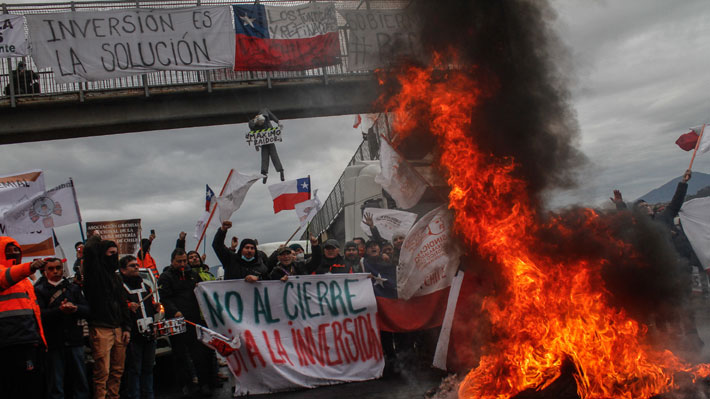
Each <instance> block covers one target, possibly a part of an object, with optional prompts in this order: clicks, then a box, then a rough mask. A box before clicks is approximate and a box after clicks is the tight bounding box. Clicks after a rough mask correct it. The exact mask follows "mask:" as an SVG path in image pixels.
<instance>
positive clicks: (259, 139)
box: [244, 127, 283, 147]
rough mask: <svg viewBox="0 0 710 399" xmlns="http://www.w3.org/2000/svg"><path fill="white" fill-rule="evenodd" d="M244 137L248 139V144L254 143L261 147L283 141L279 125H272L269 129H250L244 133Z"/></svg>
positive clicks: (255, 145)
mask: <svg viewBox="0 0 710 399" xmlns="http://www.w3.org/2000/svg"><path fill="white" fill-rule="evenodd" d="M244 139H246V141H247V145H252V143H253V144H254V147H261V146H262V145H267V144H274V143H276V142H281V141H283V139H282V138H281V129H279V128H277V127H272V128H269V129H259V130H250V131H249V132H247V134H246V135H244Z"/></svg>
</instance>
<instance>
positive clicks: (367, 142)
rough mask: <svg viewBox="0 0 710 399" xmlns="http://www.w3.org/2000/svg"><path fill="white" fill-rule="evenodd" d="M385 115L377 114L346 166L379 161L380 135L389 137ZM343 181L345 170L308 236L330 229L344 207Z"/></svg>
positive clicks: (304, 237) (303, 236) (304, 238)
mask: <svg viewBox="0 0 710 399" xmlns="http://www.w3.org/2000/svg"><path fill="white" fill-rule="evenodd" d="M387 123H388V121H387V116H386V114H379V115H378V117H377V119H376V120H375V123H374V124H373V125H372V128H371V129H369V130H368V133H367V136H366V138H365V139H364V140H363V141H362V143H360V145H359V146H358V148H357V150H355V154H353V156H352V158H350V161H349V162H348V164H347V166H346V168H347V167H348V166H352V165H354V164H355V163H356V162H360V161H376V160H379V159H380V133H382V134H384V135H385V136H387V137H389V130H388V126H387ZM344 179H345V170H344V169H343V173H342V174H341V175H340V178H338V182H337V183H335V186H333V190H332V191H331V192H330V194H329V195H328V198H327V199H326V200H325V202H323V206H322V207H321V210H320V211H318V213H317V214H316V216H315V217H313V220H312V221H311V224H310V226H309V231H310V234H313V235H315V236H318V235H320V234H322V233H323V232H324V231H326V230H327V229H328V227H330V225H331V224H332V223H333V221H334V220H335V219H336V218H337V217H338V215H339V214H340V212H341V211H342V210H343V207H344V206H345V201H344V187H343V186H344ZM308 234H309V232H304V233H303V235H302V237H301V239H303V240H307V239H308Z"/></svg>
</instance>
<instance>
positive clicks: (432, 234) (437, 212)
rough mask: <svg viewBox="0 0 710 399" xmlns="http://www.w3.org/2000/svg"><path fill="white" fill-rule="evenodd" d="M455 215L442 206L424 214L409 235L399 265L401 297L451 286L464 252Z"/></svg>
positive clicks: (398, 290) (398, 285) (404, 297)
mask: <svg viewBox="0 0 710 399" xmlns="http://www.w3.org/2000/svg"><path fill="white" fill-rule="evenodd" d="M453 224H454V216H453V212H452V211H450V210H448V209H447V208H446V205H442V206H440V207H438V208H435V209H434V210H432V211H431V212H429V213H427V214H426V215H424V216H423V217H422V218H421V219H419V221H417V223H415V224H414V226H413V227H412V229H411V230H410V231H409V234H407V237H405V239H404V243H402V251H401V252H400V255H399V264H398V265H397V293H398V295H399V297H400V298H403V299H409V298H411V297H412V296H419V295H424V294H428V293H431V292H434V291H437V290H440V289H442V288H444V287H448V286H449V285H451V281H452V279H453V278H454V275H455V274H456V269H457V268H458V266H459V256H461V249H460V248H459V247H458V245H455V243H454V235H453V233H452V227H453Z"/></svg>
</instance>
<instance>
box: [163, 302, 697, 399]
mask: <svg viewBox="0 0 710 399" xmlns="http://www.w3.org/2000/svg"><path fill="white" fill-rule="evenodd" d="M692 307H693V309H694V313H695V318H696V323H697V327H698V332H699V336H700V338H701V339H702V341H704V342H705V344H704V345H702V346H700V347H698V346H693V345H690V343H689V341H687V340H686V339H684V338H683V337H676V338H671V339H670V341H669V336H667V335H666V336H659V335H658V334H656V333H655V332H654V328H653V326H651V327H650V329H649V335H650V338H651V340H652V341H653V340H656V341H657V342H659V341H663V344H664V345H665V346H667V347H668V348H669V349H671V350H672V351H673V352H674V353H675V354H676V355H678V356H679V357H680V358H681V359H682V360H684V361H686V362H688V363H710V299H708V298H704V297H703V296H702V295H700V294H696V295H694V296H693V298H692ZM170 360H171V359H170V357H164V358H162V359H159V360H158V364H157V367H156V371H157V373H156V398H159V399H174V398H182V397H183V396H182V394H181V392H180V390H179V389H178V387H177V383H176V381H175V378H174V372H173V370H172V364H170ZM405 367H408V369H405V370H403V371H402V372H401V373H399V374H398V375H394V376H388V377H384V378H381V379H378V380H372V381H365V382H356V383H347V384H339V385H331V386H327V387H321V388H315V389H307V390H298V391H292V392H282V393H277V394H269V395H254V396H253V397H257V398H276V399H286V398H288V399H301V398H303V399H305V398H308V399H326V398H327V399H331V398H337V399H347V398H368V399H370V398H371V399H380V398H381V399H399V398H402V399H413V398H425V397H426V398H430V397H432V395H433V394H435V393H436V397H435V398H436V399H449V398H455V397H456V395H455V389H456V386H457V384H456V381H455V376H447V374H446V373H444V372H442V371H440V370H436V369H433V368H430V367H426V366H425V365H422V364H420V365H417V366H415V365H406V366H405ZM222 371H224V372H228V370H227V369H226V368H222ZM447 377H448V378H447ZM442 382H443V383H442ZM446 388H448V389H449V390H448V391H447V389H446ZM698 388H700V387H696V389H698ZM702 390H703V391H704V392H706V391H707V388H703V389H702ZM195 397H200V396H195ZM212 397H213V398H218V399H226V398H231V397H232V394H231V386H230V384H229V383H225V384H224V385H223V386H222V388H221V389H219V390H218V391H216V392H215V393H214V395H213V396H212ZM661 397H666V396H663V395H662V396H661ZM670 397H673V398H677V397H682V398H691V397H692V398H695V397H706V396H703V395H701V396H696V395H685V394H680V395H678V393H675V394H671V396H670Z"/></svg>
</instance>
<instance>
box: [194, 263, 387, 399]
mask: <svg viewBox="0 0 710 399" xmlns="http://www.w3.org/2000/svg"><path fill="white" fill-rule="evenodd" d="M195 294H196V295H197V300H198V302H199V303H200V309H201V310H202V314H203V315H204V317H205V319H206V322H207V324H208V326H209V328H210V329H212V330H214V331H216V332H218V333H220V334H222V335H224V336H225V337H227V338H229V339H232V338H234V337H235V336H238V337H239V340H240V342H241V347H240V348H239V350H237V351H236V352H234V353H232V354H231V355H229V356H228V357H227V364H228V365H229V368H230V370H231V371H232V373H233V374H234V375H235V377H236V381H237V386H236V390H235V392H234V394H235V396H236V395H246V394H262V393H271V392H278V391H284V390H291V389H294V388H314V387H317V386H321V385H332V384H336V383H344V382H351V381H365V380H371V379H375V378H379V377H381V376H382V371H383V368H384V360H383V356H382V346H381V344H380V336H379V330H378V328H377V320H376V312H377V303H376V301H375V294H374V292H373V290H372V283H371V282H370V279H369V278H368V276H367V274H364V273H360V274H347V275H345V274H341V275H338V274H328V275H312V276H291V277H289V279H288V281H286V282H283V281H278V280H277V281H259V282H257V283H247V282H245V281H242V280H227V281H210V282H203V283H200V284H198V286H197V287H196V288H195Z"/></svg>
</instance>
